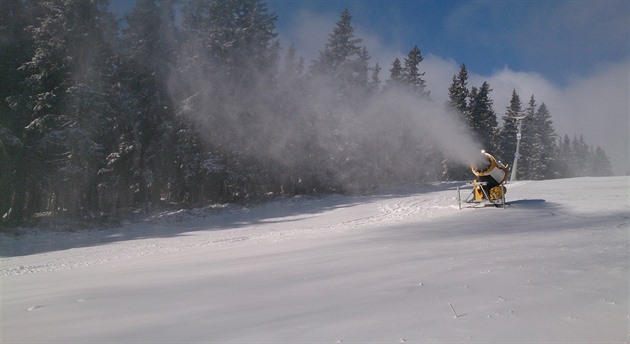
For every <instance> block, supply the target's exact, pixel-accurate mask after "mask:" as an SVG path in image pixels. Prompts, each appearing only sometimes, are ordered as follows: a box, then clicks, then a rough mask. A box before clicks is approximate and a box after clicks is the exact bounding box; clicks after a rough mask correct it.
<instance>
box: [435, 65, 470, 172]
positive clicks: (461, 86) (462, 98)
mask: <svg viewBox="0 0 630 344" xmlns="http://www.w3.org/2000/svg"><path fill="white" fill-rule="evenodd" d="M468 95H469V91H468V71H467V70H466V65H464V64H462V65H461V67H460V70H459V73H458V74H455V75H453V81H452V83H451V85H450V86H449V88H448V98H449V100H448V101H447V103H446V105H447V107H448V108H449V109H451V111H453V112H454V113H455V114H456V115H457V116H458V117H459V118H460V119H461V120H462V121H463V122H464V123H466V124H467V125H469V123H470V121H469V119H468V111H469V109H468ZM442 165H443V170H444V174H443V176H442V178H443V179H446V180H464V179H466V178H468V175H469V174H470V168H469V166H464V165H462V164H461V163H457V162H452V161H450V159H449V158H448V156H446V157H445V158H444V161H443V162H442Z"/></svg>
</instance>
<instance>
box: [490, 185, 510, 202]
mask: <svg viewBox="0 0 630 344" xmlns="http://www.w3.org/2000/svg"><path fill="white" fill-rule="evenodd" d="M506 192H507V189H506V188H505V186H503V185H501V186H495V187H493V188H492V189H490V194H489V195H488V196H490V200H492V201H498V200H501V199H502V198H503V195H505V193H506Z"/></svg>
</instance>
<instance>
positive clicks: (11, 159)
mask: <svg viewBox="0 0 630 344" xmlns="http://www.w3.org/2000/svg"><path fill="white" fill-rule="evenodd" d="M35 9H36V6H34V4H32V3H30V2H24V1H15V2H13V1H2V2H0V22H1V23H3V24H2V25H0V75H1V76H2V82H0V228H1V227H2V225H3V223H5V224H10V225H15V224H19V223H20V222H21V221H22V220H23V217H24V208H25V206H26V204H25V202H26V194H27V182H26V176H27V175H28V174H29V173H28V171H27V170H26V166H27V155H28V153H29V147H32V145H31V142H30V141H29V140H28V138H27V137H26V136H25V135H24V134H25V130H24V128H25V127H26V126H27V125H28V124H29V113H30V111H31V110H30V109H29V108H28V106H27V105H28V103H29V102H30V101H29V98H30V96H31V94H30V93H29V89H28V83H27V82H25V78H26V75H25V73H24V70H23V69H22V68H20V67H21V65H22V63H24V61H26V60H27V59H28V58H29V56H31V55H32V53H33V41H32V39H31V37H30V35H29V34H28V30H27V28H28V27H29V25H32V24H33V23H32V22H31V20H32V19H31V18H32V16H31V15H32V14H33V11H34V10H35Z"/></svg>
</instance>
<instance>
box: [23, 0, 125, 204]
mask: <svg viewBox="0 0 630 344" xmlns="http://www.w3.org/2000/svg"><path fill="white" fill-rule="evenodd" d="M106 5H107V3H106V1H90V2H87V1H81V0H62V1H56V2H44V3H41V4H39V7H38V10H39V11H41V12H40V13H41V17H40V18H38V20H37V23H36V24H35V25H33V27H32V33H33V38H34V47H35V52H34V54H33V56H32V58H31V59H30V61H27V62H26V63H25V64H24V65H23V67H22V68H23V69H24V70H25V71H26V72H27V73H28V80H29V82H30V83H29V92H31V93H32V94H33V95H34V96H33V102H32V104H31V105H30V108H31V109H33V111H32V113H31V114H29V117H30V118H31V122H30V123H29V125H27V126H26V129H27V131H28V133H27V134H26V135H27V136H29V139H31V140H33V146H32V147H33V148H34V149H35V150H36V153H35V154H34V155H33V156H32V157H31V158H30V159H29V160H30V163H29V166H28V170H30V171H33V173H32V174H31V175H30V176H29V179H30V180H29V181H28V183H29V185H31V186H32V191H31V192H32V193H33V195H32V196H30V197H32V199H34V200H37V201H35V202H33V203H34V204H31V205H30V207H29V209H30V211H31V212H33V211H37V210H42V209H47V210H48V209H50V210H53V209H54V210H56V211H59V212H62V213H67V214H71V215H87V214H88V213H90V212H92V211H95V210H98V209H97V208H98V198H97V196H98V190H97V185H98V180H97V171H98V170H99V169H100V168H101V167H102V166H103V165H104V164H105V159H104V158H105V155H104V149H103V148H104V145H105V144H106V141H107V137H106V135H107V130H105V129H104V127H105V126H106V125H107V121H108V118H110V116H111V114H112V109H111V103H110V101H111V99H110V98H109V97H107V92H108V89H109V85H108V75H109V74H110V73H111V68H112V64H111V63H108V62H109V61H110V58H111V49H112V47H111V42H112V41H113V40H114V39H113V37H112V35H113V34H115V29H114V28H115V22H114V16H113V14H111V13H109V12H107V10H106ZM44 200H46V202H44ZM39 202H41V203H39Z"/></svg>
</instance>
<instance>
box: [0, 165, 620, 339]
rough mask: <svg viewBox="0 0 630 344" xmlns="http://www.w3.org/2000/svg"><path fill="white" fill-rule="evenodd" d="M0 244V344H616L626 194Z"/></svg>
mask: <svg viewBox="0 0 630 344" xmlns="http://www.w3.org/2000/svg"><path fill="white" fill-rule="evenodd" d="M456 185H457V184H454V183H445V184H438V185H433V186H427V187H423V188H413V189H406V190H399V191H397V192H392V193H390V194H387V195H380V196H369V197H368V196H361V197H345V196H338V195H333V196H325V197H301V198H300V197H298V198H291V199H284V200H279V201H275V202H270V203H267V204H264V205H261V206H258V207H254V208H249V209H247V208H237V207H228V208H225V209H221V210H217V209H211V211H199V212H197V213H195V212H180V213H171V214H162V215H161V216H155V217H152V218H148V219H147V221H144V222H140V223H133V224H126V225H125V226H123V227H121V228H112V229H105V230H91V231H86V230H82V231H72V232H63V233H37V232H26V233H24V234H23V235H21V236H9V235H4V236H2V237H0V240H1V241H0V243H1V246H0V249H1V251H0V254H1V255H2V258H0V263H1V266H0V276H1V277H0V278H1V282H2V285H1V288H2V289H1V300H0V302H1V316H2V317H1V319H0V322H1V327H0V342H2V343H37V342H45V343H52V342H54V343H139V342H142V343H167V342H168V343H192V342H196V343H223V342H232V343H233V342H236V343H341V342H343V343H370V342H372V343H374V342H378V343H399V342H409V343H412V342H421V343H428V342H464V343H466V342H493V343H499V342H500V343H517V342H518V343H525V342H528V343H529V342H533V343H543V342H544V343H550V342H565V343H567V342H568V343H574V342H582V343H601V342H618V343H623V342H627V341H628V340H629V339H628V338H629V331H628V324H629V322H630V315H629V304H628V297H629V296H628V295H629V289H628V282H629V274H628V267H629V260H628V256H629V250H628V234H629V227H628V223H629V222H630V206H629V199H628V190H629V180H628V177H610V178H578V179H565V180H555V181H540V182H533V181H523V182H516V183H513V184H510V185H508V194H507V199H508V201H509V202H511V206H510V207H508V208H507V209H498V208H483V209H463V210H459V209H458V207H457V202H456V191H455V187H456Z"/></svg>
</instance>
